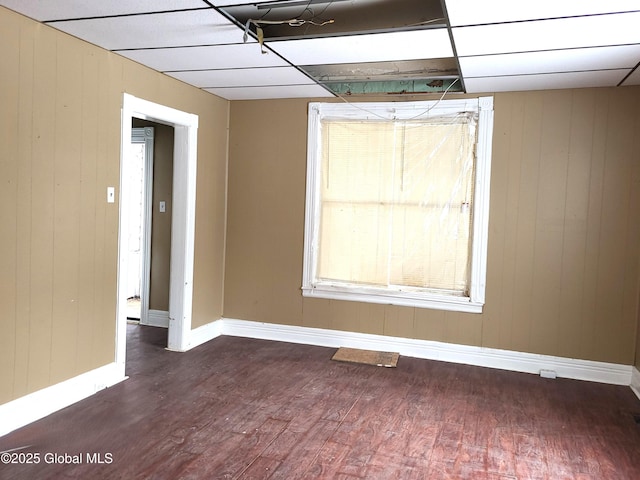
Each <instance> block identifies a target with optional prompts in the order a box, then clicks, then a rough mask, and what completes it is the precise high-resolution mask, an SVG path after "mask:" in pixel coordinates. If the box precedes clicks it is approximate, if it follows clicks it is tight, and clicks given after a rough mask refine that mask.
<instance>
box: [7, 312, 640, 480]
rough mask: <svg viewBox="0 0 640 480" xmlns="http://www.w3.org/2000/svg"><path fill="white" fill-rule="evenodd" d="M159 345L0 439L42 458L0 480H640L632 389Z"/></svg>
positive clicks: (141, 331) (133, 351)
mask: <svg viewBox="0 0 640 480" xmlns="http://www.w3.org/2000/svg"><path fill="white" fill-rule="evenodd" d="M165 344H166V330H163V329H158V328H153V327H141V326H137V325H136V326H133V325H131V326H129V342H128V352H127V369H128V371H127V374H128V375H130V377H131V378H130V379H129V380H127V381H125V382H123V383H121V384H118V385H116V386H114V387H111V388H109V389H107V390H104V391H102V392H100V393H98V394H96V395H95V396H93V397H91V398H89V399H86V400H84V401H82V402H79V403H77V404H75V405H72V406H70V407H68V408H66V409H64V410H63V411H60V412H58V413H55V414H53V415H51V416H49V417H47V418H45V419H42V420H40V421H38V422H35V423H33V424H31V425H29V426H27V427H25V428H22V429H20V430H17V431H15V432H12V433H11V434H9V435H7V436H4V437H2V438H0V451H5V450H9V449H14V448H17V447H24V448H23V449H22V450H21V451H22V452H26V453H38V454H40V463H39V464H37V465H33V464H31V465H15V464H10V465H3V464H0V478H1V479H27V478H29V479H49V478H51V479H74V478H81V479H86V478H91V479H102V478H108V479H116V478H122V479H137V478H140V479H147V478H150V479H151V478H152V479H203V478H206V479H240V478H241V479H267V478H270V479H287V480H289V479H312V478H321V479H324V478H327V479H360V478H365V479H413V478H415V479H430V480H431V479H433V480H435V479H473V480H478V479H503V480H506V479H554V480H556V479H583V480H587V479H592V480H595V479H598V480H600V479H615V480H622V479H630V480H631V479H639V478H640V425H639V424H638V423H637V422H636V417H637V416H638V414H640V400H638V399H637V398H636V397H635V395H634V394H633V392H632V391H631V390H630V389H629V388H628V387H620V386H611V385H601V384H595V383H589V382H580V381H574V380H565V379H557V380H548V379H542V378H540V377H538V376H535V375H528V374H519V373H513V372H504V371H499V370H492V369H485V368H479V367H471V366H462V365H454V364H448V363H442V362H435V361H427V360H419V359H412V358H407V357H400V360H399V361H398V367H397V368H393V369H391V368H381V367H372V366H365V365H354V364H347V363H339V362H335V361H331V360H330V359H331V356H332V355H333V353H334V352H335V349H329V348H322V347H313V346H303V345H293V344H288V343H280V342H270V341H263V340H252V339H243V338H234V337H220V338H218V339H215V340H213V341H211V342H209V343H207V344H205V345H202V346H200V347H198V348H195V349H194V350H192V351H190V352H187V353H175V352H169V351H166V350H164V349H163V346H164V345H165ZM52 454H58V455H59V456H58V457H55V456H53V455H52ZM65 454H67V455H68V456H69V457H66V459H65V457H64V455H65ZM87 454H89V457H87ZM97 454H99V455H100V457H99V458H98V456H97ZM47 455H48V456H47ZM73 456H76V457H75V460H79V461H80V463H79V464H69V463H49V462H51V461H60V462H68V461H73V460H70V458H71V459H73V458H74V457H73ZM78 457H79V458H78ZM98 459H100V460H102V461H103V462H105V463H96V461H97V460H98ZM91 460H93V462H94V463H91Z"/></svg>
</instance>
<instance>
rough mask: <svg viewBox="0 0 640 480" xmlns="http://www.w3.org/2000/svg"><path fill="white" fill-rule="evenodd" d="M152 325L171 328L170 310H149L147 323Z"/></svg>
mask: <svg viewBox="0 0 640 480" xmlns="http://www.w3.org/2000/svg"><path fill="white" fill-rule="evenodd" d="M144 325H149V326H150V327H162V328H169V312H165V311H163V310H149V316H148V317H147V323H145V324H144Z"/></svg>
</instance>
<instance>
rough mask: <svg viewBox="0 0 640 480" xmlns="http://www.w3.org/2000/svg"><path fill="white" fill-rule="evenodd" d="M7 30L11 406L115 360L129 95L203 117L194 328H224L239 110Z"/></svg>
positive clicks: (6, 374) (19, 28) (53, 39)
mask: <svg viewBox="0 0 640 480" xmlns="http://www.w3.org/2000/svg"><path fill="white" fill-rule="evenodd" d="M0 30H1V32H0V36H1V38H2V42H0V55H1V56H2V58H3V65H4V66H5V68H6V72H7V73H8V74H7V75H4V74H3V75H2V77H0V92H2V93H0V96H1V98H2V99H3V100H4V99H7V100H9V99H11V101H10V102H9V103H7V104H6V105H9V106H10V108H9V107H8V108H5V102H4V101H3V108H2V109H0V127H2V129H3V135H6V134H8V133H9V132H11V140H10V141H6V142H5V141H3V142H1V143H0V158H1V159H2V162H1V166H0V168H1V169H2V173H3V175H2V178H3V181H5V180H6V181H8V182H11V185H12V187H11V188H4V189H3V192H2V195H6V196H7V198H4V197H2V199H3V200H4V201H3V202H2V206H0V208H1V209H2V210H0V211H1V212H2V219H3V225H4V226H5V227H3V228H5V230H6V234H3V235H2V240H1V242H2V244H0V247H2V248H1V249H0V265H1V266H3V267H5V266H6V267H7V268H2V269H0V285H2V286H3V288H2V295H4V296H3V297H2V305H3V311H4V312H6V315H3V316H2V319H1V322H2V327H3V332H4V335H3V336H2V341H3V342H5V343H6V346H7V348H4V347H5V345H4V344H3V345H2V347H3V348H2V353H1V354H0V355H2V357H1V359H2V362H1V363H0V385H2V387H1V388H0V403H4V402H6V401H9V400H12V399H15V398H18V397H21V396H23V395H25V394H28V393H30V392H33V391H35V390H38V389H40V388H43V387H47V386H50V385H53V384H55V383H57V382H59V381H61V380H64V379H67V378H70V377H72V376H74V375H78V374H80V373H83V372H87V371H89V370H91V369H94V368H96V367H99V366H102V365H105V364H108V363H111V362H113V361H114V356H115V327H116V292H117V290H116V288H117V250H118V207H119V204H118V202H119V192H118V191H117V190H118V188H117V187H118V185H119V176H120V131H121V125H120V123H121V108H122V95H123V93H124V92H129V93H132V94H134V95H136V96H139V97H141V98H145V99H148V100H151V101H155V102H157V103H160V104H163V105H167V106H169V107H173V108H177V109H180V110H184V111H187V112H190V113H195V114H197V115H198V116H199V137H198V138H199V142H200V145H199V146H198V147H199V148H198V151H199V154H198V171H199V172H200V171H201V172H203V173H204V174H205V177H206V180H207V183H205V184H202V185H201V183H200V179H198V186H199V187H201V188H202V189H203V190H205V189H207V188H209V189H211V190H212V191H214V192H215V193H214V194H212V195H211V196H210V197H209V198H207V196H204V197H201V196H198V199H197V206H196V208H197V213H196V237H197V240H196V242H197V243H198V245H199V247H196V259H195V264H196V272H197V274H196V283H195V285H194V292H195V293H194V317H195V316H196V315H197V316H198V319H197V320H194V322H193V324H194V326H198V325H199V324H203V323H208V322H211V321H213V320H216V319H218V318H220V316H221V314H222V279H223V267H224V261H223V260H224V235H225V224H224V222H225V215H224V210H225V198H226V197H225V195H226V190H225V179H226V157H227V143H226V142H227V120H228V104H229V102H227V101H225V100H222V99H220V98H217V97H215V96H213V95H210V94H207V93H206V92H203V91H200V90H198V89H195V88H193V87H189V86H188V85H186V84H184V83H182V82H178V81H176V80H174V79H171V78H169V77H167V76H165V75H161V74H158V73H155V72H152V71H151V70H149V69H146V68H144V67H142V66H140V65H137V64H135V63H134V62H131V61H129V60H126V59H124V58H122V57H119V56H117V55H114V54H112V53H109V52H107V51H105V50H102V49H99V48H97V47H95V46H92V45H90V44H88V43H85V42H82V41H79V40H77V39H75V38H73V37H71V36H68V35H65V34H62V33H60V32H57V31H55V30H53V29H51V28H49V27H46V26H44V25H40V24H38V23H36V22H33V21H31V20H29V19H27V18H25V17H22V16H20V15H17V14H14V13H13V12H10V11H9V10H6V9H4V8H1V7H0ZM4 71H5V70H4V69H3V72H4ZM3 138H4V137H3ZM5 159H6V161H5ZM5 173H6V175H5ZM107 186H114V187H116V203H114V204H107V202H106V188H107ZM203 198H205V200H206V201H205V202H203ZM207 202H208V203H207ZM5 220H6V221H5ZM203 232H204V233H205V235H203ZM207 232H214V233H213V234H211V235H209V234H208V233H207ZM211 237H214V238H213V239H212V238H211ZM203 246H204V248H203ZM5 287H6V288H5ZM5 297H6V298H5ZM198 322H199V323H198Z"/></svg>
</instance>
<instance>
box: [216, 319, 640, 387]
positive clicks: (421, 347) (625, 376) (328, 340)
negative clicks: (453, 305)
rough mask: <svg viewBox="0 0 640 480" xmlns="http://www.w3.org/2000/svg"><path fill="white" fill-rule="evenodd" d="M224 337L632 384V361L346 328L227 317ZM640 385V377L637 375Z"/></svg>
mask: <svg viewBox="0 0 640 480" xmlns="http://www.w3.org/2000/svg"><path fill="white" fill-rule="evenodd" d="M222 335H231V336H238V337H250V338H260V339H265V340H276V341H282V342H291V343H302V344H306V345H317V346H323V347H335V348H338V347H350V348H363V349H369V350H381V351H387V352H389V351H390V352H398V353H400V355H404V356H407V357H415V358H424V359H427V360H439V361H444V362H452V363H461V364H466V365H475V366H479V367H489V368H497V369H500V370H511V371H515V372H524V373H533V374H536V375H538V374H540V372H541V371H542V370H551V371H553V372H555V374H556V375H557V376H558V377H563V378H572V379H576V380H587V381H592V382H600V383H609V384H613V385H625V386H628V385H630V384H631V370H632V367H631V366H630V365H620V364H616V363H605V362H595V361H591V360H579V359H572V358H564V357H554V356H551V355H539V354H534V353H525V352H515V351H510V350H498V349H494V348H484V347H474V346H469V345H457V344H452V343H443V342H434V341H429V340H415V339H410V338H397V337H387V336H383V335H371V334H365V333H354V332H342V331H337V330H326V329H320V328H309V327H298V326H290V325H277V324H270V323H259V322H250V321H246V320H235V319H230V318H224V319H222ZM638 382H639V383H638V387H640V377H639V378H638Z"/></svg>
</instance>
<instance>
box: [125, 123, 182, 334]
mask: <svg viewBox="0 0 640 480" xmlns="http://www.w3.org/2000/svg"><path fill="white" fill-rule="evenodd" d="M132 127H133V128H132V130H131V131H132V135H131V148H130V156H129V157H130V158H129V162H131V166H132V168H131V169H130V173H131V175H132V177H131V178H130V185H129V186H128V190H129V192H130V195H129V199H130V200H129V204H130V208H128V209H127V210H128V215H129V237H128V241H127V246H128V264H129V267H128V268H129V272H128V276H127V280H128V285H127V320H128V321H129V322H131V321H137V322H139V323H140V324H141V325H150V326H154V327H164V328H167V327H169V283H170V265H171V216H172V211H173V208H172V206H173V202H172V190H173V150H174V137H175V131H174V128H173V127H172V126H169V125H163V124H160V123H156V122H152V121H149V120H142V119H139V118H134V119H133V122H132Z"/></svg>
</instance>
